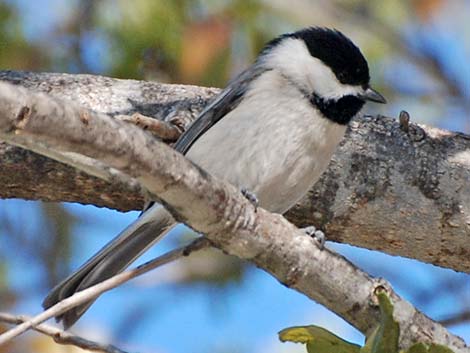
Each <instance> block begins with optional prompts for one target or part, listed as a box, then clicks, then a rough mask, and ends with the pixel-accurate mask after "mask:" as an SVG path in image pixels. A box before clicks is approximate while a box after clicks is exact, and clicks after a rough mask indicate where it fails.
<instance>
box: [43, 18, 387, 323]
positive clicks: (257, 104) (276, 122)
mask: <svg viewBox="0 0 470 353" xmlns="http://www.w3.org/2000/svg"><path fill="white" fill-rule="evenodd" d="M367 101H372V102H376V103H386V100H385V98H384V97H383V96H382V95H381V94H380V93H378V92H377V91H376V90H374V89H372V88H371V86H370V75H369V67H368V64H367V61H366V59H365V58H364V56H363V54H362V53H361V51H360V49H359V48H358V47H357V46H356V45H355V44H354V43H353V42H352V41H351V40H350V39H349V38H348V37H346V36H345V35H344V34H343V33H341V32H340V31H338V30H336V29H330V28H324V27H308V28H304V29H300V30H298V31H295V32H291V33H287V34H283V35H280V36H278V37H276V38H275V39H273V40H271V41H270V42H268V43H267V44H266V45H265V46H264V48H263V49H262V50H261V52H260V53H259V55H258V56H257V58H256V60H255V61H254V63H253V64H252V65H251V66H249V67H248V68H247V69H246V70H244V71H243V72H241V73H240V74H239V75H238V76H237V77H235V78H234V79H233V80H231V81H230V82H229V83H228V84H227V86H226V88H225V89H223V90H222V91H221V92H220V93H219V94H218V95H217V96H216V97H215V98H214V99H213V101H212V102H210V103H209V104H208V105H207V106H206V107H205V108H204V109H203V111H202V112H201V113H200V114H199V115H198V117H197V118H196V119H195V121H194V122H193V123H192V124H191V125H190V126H189V128H188V129H187V130H186V131H185V132H184V133H183V134H182V135H181V136H180V138H179V139H178V141H177V142H176V143H175V145H174V148H175V149H176V150H177V151H179V152H180V153H182V154H183V155H185V156H186V158H188V159H189V160H191V161H192V162H194V163H195V164H197V165H198V166H199V167H201V168H202V169H204V170H205V171H207V172H209V173H210V174H211V175H213V176H215V177H218V178H221V179H223V180H226V181H228V182H230V183H232V184H233V185H235V186H237V187H238V188H239V189H240V190H243V191H244V193H245V194H246V195H247V196H249V197H250V198H251V199H252V200H253V199H254V201H255V202H256V203H257V204H259V206H260V207H262V208H264V209H266V210H268V211H270V212H274V213H279V214H282V213H284V212H286V211H287V210H288V209H289V208H291V207H292V206H293V205H295V204H296V203H297V202H298V201H299V200H300V199H301V198H302V197H303V196H304V195H305V194H306V193H307V192H308V190H309V189H310V188H311V187H312V186H313V185H314V184H315V182H316V181H317V180H318V179H319V178H320V176H321V174H322V173H323V172H324V171H325V169H326V168H327V166H328V164H329V162H330V160H331V157H332V155H333V153H334V151H335V149H336V147H337V146H338V144H339V143H340V141H341V139H342V138H343V136H344V133H345V131H346V128H347V125H348V123H349V122H350V121H351V120H352V119H353V118H354V117H355V116H356V115H358V113H359V112H360V110H361V109H362V107H363V106H364V104H365V103H366V102H367ZM175 225H176V222H175V220H174V219H173V217H172V216H171V214H170V213H169V212H168V211H167V210H166V209H165V208H164V207H163V206H161V205H159V204H157V203H154V204H150V206H149V207H147V208H146V209H145V210H144V211H143V212H142V213H141V215H140V216H139V217H138V218H137V219H136V220H135V221H134V222H133V223H132V224H131V225H129V226H128V227H127V228H126V229H124V230H123V231H122V232H121V233H120V234H118V235H117V236H116V237H115V238H114V239H113V240H111V241H110V242H109V243H108V244H106V245H105V246H104V247H103V248H102V249H101V250H100V251H99V252H98V253H97V254H95V255H94V256H93V257H91V258H90V259H89V260H88V261H87V262H85V264H83V265H82V266H81V267H80V268H79V269H78V270H76V271H75V272H74V273H72V274H71V275H70V276H68V277H67V278H66V279H64V280H63V281H62V282H60V283H59V284H58V285H56V286H55V287H54V288H53V289H52V290H51V291H50V293H49V294H48V295H47V297H46V298H45V299H44V301H43V307H44V308H45V309H47V308H49V307H51V306H53V305H54V304H56V303H58V302H59V301H61V300H63V299H65V298H67V297H69V296H71V295H73V294H74V293H76V292H78V291H81V290H83V289H86V288H88V287H90V286H92V285H94V284H96V283H99V282H101V281H103V280H105V279H108V278H110V277H112V276H113V275H115V274H117V273H119V272H121V271H123V270H124V269H125V268H126V267H127V266H129V265H130V264H131V263H132V262H133V261H134V260H136V259H137V258H138V257H139V256H140V255H141V254H142V253H143V252H144V251H146V250H147V249H148V248H149V247H150V246H152V245H153V244H154V243H156V242H157V241H158V240H160V239H161V238H162V237H163V236H164V235H165V234H167V233H168V232H169V231H170V230H171V229H172V228H173V227H174V226H175ZM93 302H94V300H92V301H90V302H88V303H85V304H83V305H80V306H78V307H75V308H73V309H71V310H69V311H67V312H65V313H63V314H61V315H59V316H57V317H56V320H58V321H62V324H63V326H64V328H66V329H67V328H69V327H70V326H72V325H73V324H74V323H75V322H76V321H77V320H78V319H79V318H80V317H81V316H82V315H83V314H84V313H85V311H86V310H87V309H88V308H89V307H90V305H91V304H92V303H93Z"/></svg>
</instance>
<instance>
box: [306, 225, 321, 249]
mask: <svg viewBox="0 0 470 353" xmlns="http://www.w3.org/2000/svg"><path fill="white" fill-rule="evenodd" d="M302 230H303V231H304V232H305V234H307V235H308V236H309V237H312V238H313V239H315V240H316V241H317V243H318V247H319V248H320V249H323V248H324V247H325V241H326V236H325V233H323V232H322V231H321V230H319V229H317V228H315V227H314V226H310V227H305V228H302Z"/></svg>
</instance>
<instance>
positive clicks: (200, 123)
mask: <svg viewBox="0 0 470 353" xmlns="http://www.w3.org/2000/svg"><path fill="white" fill-rule="evenodd" d="M268 70H270V69H267V68H265V67H262V66H261V65H260V64H259V63H255V64H253V65H252V66H251V67H249V68H248V69H246V70H245V71H243V72H242V73H240V74H239V75H238V76H237V77H235V78H234V79H233V80H232V81H230V82H229V83H228V85H227V87H225V88H224V89H223V90H222V92H220V93H219V95H218V96H217V97H215V99H214V100H213V101H212V102H211V103H209V104H208V105H207V107H205V108H204V110H203V111H202V112H201V113H200V114H199V116H198V117H197V118H196V120H194V122H193V123H192V124H191V125H190V126H189V128H188V129H187V130H186V131H185V132H184V133H183V134H182V135H181V136H180V137H179V139H178V141H176V143H175V145H174V146H173V148H174V149H175V150H177V151H178V152H180V153H182V154H186V152H188V150H189V148H190V147H191V146H192V145H193V143H194V142H196V140H197V139H198V138H199V137H200V136H201V135H202V134H204V133H205V132H206V131H207V130H209V129H210V128H211V127H212V126H214V125H215V124H216V123H217V122H218V121H219V120H220V119H222V118H223V117H224V115H226V114H228V113H229V112H230V111H232V110H233V109H235V108H236V106H237V105H238V104H239V103H240V100H241V98H242V97H243V95H244V94H245V92H246V91H247V90H248V87H249V85H250V83H251V82H252V81H253V80H254V79H255V78H256V77H258V76H259V75H261V74H262V73H263V72H265V71H268ZM154 203H155V202H149V203H148V204H147V205H145V207H144V209H143V210H142V213H141V214H140V215H142V214H143V213H144V212H145V211H146V210H148V209H149V208H150V207H152V206H153V205H154Z"/></svg>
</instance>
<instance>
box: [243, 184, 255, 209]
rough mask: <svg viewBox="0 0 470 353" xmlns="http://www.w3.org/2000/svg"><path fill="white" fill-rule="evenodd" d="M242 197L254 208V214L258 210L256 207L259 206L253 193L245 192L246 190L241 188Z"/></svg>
mask: <svg viewBox="0 0 470 353" xmlns="http://www.w3.org/2000/svg"><path fill="white" fill-rule="evenodd" d="M241 192H242V195H243V196H245V198H246V199H247V200H248V201H250V203H251V204H252V205H253V206H254V207H255V212H256V211H257V210H258V205H259V200H258V198H257V197H256V195H255V194H254V193H252V192H251V191H249V190H247V189H246V188H242V190H241Z"/></svg>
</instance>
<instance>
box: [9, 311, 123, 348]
mask: <svg viewBox="0 0 470 353" xmlns="http://www.w3.org/2000/svg"><path fill="white" fill-rule="evenodd" d="M31 319H32V318H31V317H30V316H26V315H17V316H16V315H12V314H8V313H2V312H0V321H2V322H5V323H8V324H13V325H20V324H22V323H24V322H26V321H29V320H31ZM33 330H35V331H37V332H40V333H43V334H45V335H46V336H49V337H51V338H52V339H53V340H54V341H55V342H56V343H58V344H63V345H71V346H76V347H80V348H83V349H87V350H89V351H95V352H103V353H127V352H126V351H123V350H122V349H119V348H117V347H116V346H113V345H112V344H103V343H98V342H94V341H90V340H88V339H86V338H83V337H80V336H76V335H73V334H71V333H69V332H66V331H64V330H61V329H59V328H57V327H54V326H52V325H47V324H40V325H37V326H35V327H33Z"/></svg>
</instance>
